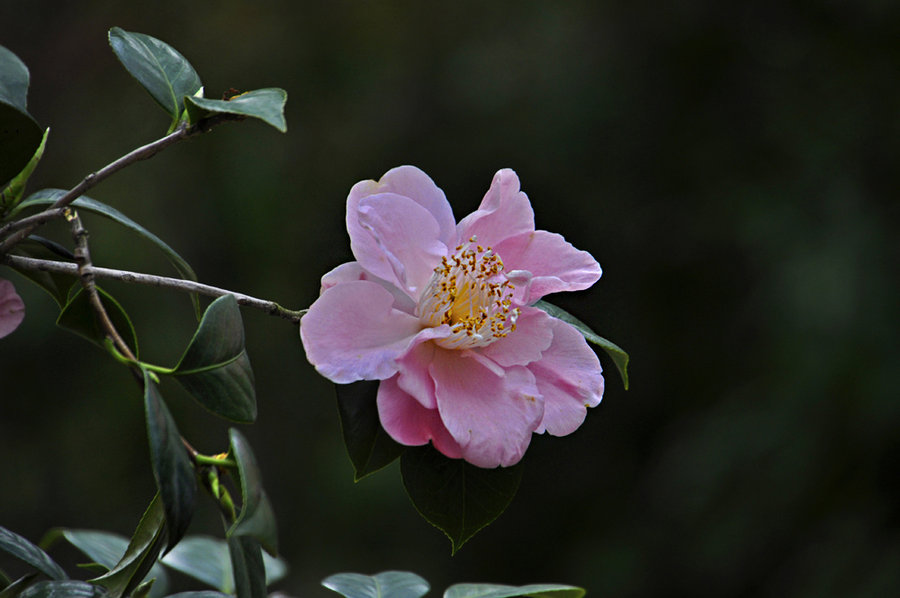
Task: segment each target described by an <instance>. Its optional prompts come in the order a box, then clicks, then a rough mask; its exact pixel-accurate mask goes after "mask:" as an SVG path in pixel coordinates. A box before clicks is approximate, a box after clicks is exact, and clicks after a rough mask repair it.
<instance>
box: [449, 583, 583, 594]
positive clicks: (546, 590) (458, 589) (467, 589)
mask: <svg viewBox="0 0 900 598" xmlns="http://www.w3.org/2000/svg"><path fill="white" fill-rule="evenodd" d="M584 594H585V591H584V589H583V588H579V587H576V586H566V585H559V584H533V585H528V586H519V587H516V586H504V585H498V584H492V583H458V584H456V585H452V586H450V587H449V588H447V591H445V592H444V598H515V597H517V596H527V597H529V598H582V596H584Z"/></svg>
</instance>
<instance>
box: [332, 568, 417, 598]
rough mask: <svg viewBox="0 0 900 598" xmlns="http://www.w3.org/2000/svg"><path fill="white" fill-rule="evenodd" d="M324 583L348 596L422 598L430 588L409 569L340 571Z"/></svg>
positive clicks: (356, 597) (362, 597)
mask: <svg viewBox="0 0 900 598" xmlns="http://www.w3.org/2000/svg"><path fill="white" fill-rule="evenodd" d="M322 585H323V586H325V587H326V588H328V589H329V590H334V591H335V592H337V593H338V594H341V595H343V596H345V597H346V598H421V597H422V596H424V595H425V594H427V593H428V590H429V589H430V587H429V585H428V582H427V581H425V580H424V579H422V578H421V577H419V576H418V575H416V574H415V573H409V572H407V571H382V572H381V573H377V574H375V575H361V574H359V573H338V574H336V575H331V576H329V577H326V578H325V579H324V580H322Z"/></svg>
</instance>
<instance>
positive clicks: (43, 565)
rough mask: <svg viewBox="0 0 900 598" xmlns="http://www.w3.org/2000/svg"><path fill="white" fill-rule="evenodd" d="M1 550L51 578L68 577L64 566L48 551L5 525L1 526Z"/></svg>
mask: <svg viewBox="0 0 900 598" xmlns="http://www.w3.org/2000/svg"><path fill="white" fill-rule="evenodd" d="M0 551H3V552H5V553H7V554H9V555H12V556H13V557H15V558H17V559H19V560H20V561H23V562H25V563H28V564H29V565H31V566H32V567H34V568H35V569H37V570H38V571H40V572H41V573H43V574H44V575H46V576H47V577H49V578H50V579H68V576H67V575H66V572H65V571H63V569H62V567H60V566H59V565H57V564H56V561H54V560H53V559H51V558H50V556H49V555H48V554H47V553H46V552H44V551H43V550H41V549H40V548H38V547H37V546H35V545H34V544H32V543H31V542H29V541H28V540H26V539H25V538H23V537H22V536H20V535H19V534H17V533H15V532H11V531H9V530H8V529H6V528H5V527H0Z"/></svg>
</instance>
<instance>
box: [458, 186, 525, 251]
mask: <svg viewBox="0 0 900 598" xmlns="http://www.w3.org/2000/svg"><path fill="white" fill-rule="evenodd" d="M456 230H457V231H459V239H460V241H461V242H463V241H467V240H468V239H469V238H471V237H472V236H475V237H476V238H477V242H478V244H479V245H483V246H485V247H488V246H490V247H495V248H496V245H497V244H498V243H500V241H502V240H503V239H506V238H507V237H512V236H514V235H518V234H521V233H526V232H531V231H533V230H534V211H533V210H532V209H531V203H530V202H529V201H528V196H527V195H525V194H524V193H522V192H521V191H519V177H518V176H516V173H515V172H513V171H512V170H510V169H508V168H504V169H503V170H500V171H499V172H497V174H495V175H494V180H493V181H491V188H490V189H488V192H487V193H486V194H485V196H484V199H482V200H481V205H480V206H478V209H477V210H475V211H474V212H472V213H471V214H469V215H468V216H466V217H465V218H463V219H462V220H460V222H459V224H458V225H457V227H456ZM507 269H509V268H507Z"/></svg>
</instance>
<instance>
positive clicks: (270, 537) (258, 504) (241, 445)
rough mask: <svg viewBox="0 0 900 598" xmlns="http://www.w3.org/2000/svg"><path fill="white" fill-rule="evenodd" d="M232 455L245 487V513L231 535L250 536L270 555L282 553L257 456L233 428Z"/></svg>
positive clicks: (234, 524)
mask: <svg viewBox="0 0 900 598" xmlns="http://www.w3.org/2000/svg"><path fill="white" fill-rule="evenodd" d="M228 434H229V437H230V438H231V455H232V456H233V457H234V459H235V461H237V466H238V476H239V478H240V480H239V481H240V484H241V512H240V515H238V518H237V519H236V520H235V522H234V523H233V524H232V526H231V528H230V529H229V530H228V533H227V536H228V537H229V538H231V537H233V536H249V537H252V538H255V539H256V540H258V541H259V543H260V544H262V546H263V548H265V549H266V552H268V553H269V554H272V555H275V554H276V553H277V552H278V530H277V528H276V525H275V513H274V512H273V511H272V505H271V504H270V503H269V497H268V496H266V492H265V490H263V486H262V475H261V474H260V472H259V466H258V465H257V464H256V457H254V456H253V451H251V450H250V444H249V443H248V442H247V439H246V438H244V436H243V435H242V434H241V433H240V432H238V431H237V430H235V429H234V428H231V429H230V430H229V431H228Z"/></svg>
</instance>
